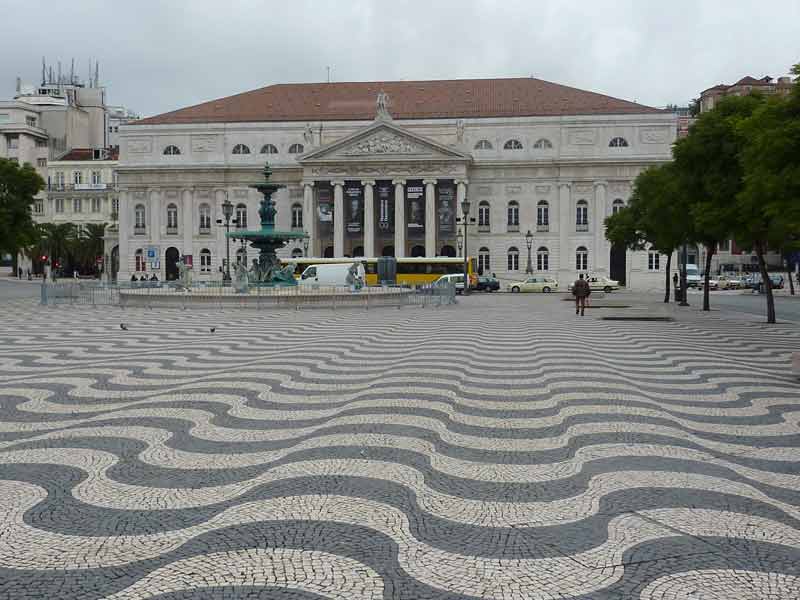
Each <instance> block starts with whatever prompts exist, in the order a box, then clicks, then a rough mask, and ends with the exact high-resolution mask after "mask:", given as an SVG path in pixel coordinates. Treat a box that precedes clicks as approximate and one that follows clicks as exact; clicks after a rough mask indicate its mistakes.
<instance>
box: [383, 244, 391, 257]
mask: <svg viewBox="0 0 800 600" xmlns="http://www.w3.org/2000/svg"><path fill="white" fill-rule="evenodd" d="M381 256H394V246H384V247H383V249H382V250H381Z"/></svg>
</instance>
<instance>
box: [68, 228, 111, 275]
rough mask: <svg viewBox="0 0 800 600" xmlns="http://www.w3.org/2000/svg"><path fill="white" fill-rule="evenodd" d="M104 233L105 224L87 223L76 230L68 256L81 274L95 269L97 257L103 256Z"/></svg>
mask: <svg viewBox="0 0 800 600" xmlns="http://www.w3.org/2000/svg"><path fill="white" fill-rule="evenodd" d="M105 231H106V223H87V224H85V225H82V226H80V227H77V228H76V230H75V236H74V238H73V239H72V248H71V252H70V254H71V257H72V258H73V259H74V261H75V262H76V263H77V265H78V266H80V267H81V270H82V271H83V272H94V271H95V270H96V269H97V257H98V256H102V255H103V236H104V235H105Z"/></svg>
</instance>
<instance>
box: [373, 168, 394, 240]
mask: <svg viewBox="0 0 800 600" xmlns="http://www.w3.org/2000/svg"><path fill="white" fill-rule="evenodd" d="M376 192H377V199H378V205H377V207H376V209H377V210H376V211H375V214H376V216H377V218H378V231H379V232H381V233H392V232H394V186H393V185H392V184H391V183H389V182H388V181H387V182H378V184H377V186H376Z"/></svg>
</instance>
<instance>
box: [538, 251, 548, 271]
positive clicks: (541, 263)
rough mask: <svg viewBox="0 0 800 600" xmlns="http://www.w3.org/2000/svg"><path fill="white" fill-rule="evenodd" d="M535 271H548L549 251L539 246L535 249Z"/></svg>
mask: <svg viewBox="0 0 800 600" xmlns="http://www.w3.org/2000/svg"><path fill="white" fill-rule="evenodd" d="M536 270H537V271H549V270H550V251H549V250H548V249H547V248H545V247H544V246H539V247H538V248H537V249H536Z"/></svg>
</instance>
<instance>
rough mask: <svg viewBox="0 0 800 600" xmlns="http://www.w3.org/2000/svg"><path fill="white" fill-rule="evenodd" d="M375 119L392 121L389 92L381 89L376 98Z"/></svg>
mask: <svg viewBox="0 0 800 600" xmlns="http://www.w3.org/2000/svg"><path fill="white" fill-rule="evenodd" d="M375 119H377V120H381V121H391V120H392V115H391V114H389V94H387V93H386V92H384V91H383V90H381V91H380V92H378V97H377V98H376V100H375Z"/></svg>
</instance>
